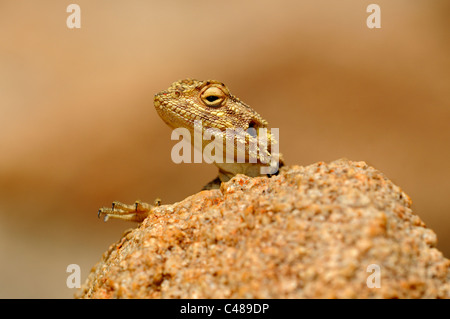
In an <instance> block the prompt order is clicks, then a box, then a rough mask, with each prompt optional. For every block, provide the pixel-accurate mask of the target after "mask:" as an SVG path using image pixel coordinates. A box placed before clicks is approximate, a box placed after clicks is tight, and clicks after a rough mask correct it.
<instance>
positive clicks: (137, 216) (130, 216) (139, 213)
mask: <svg viewBox="0 0 450 319" xmlns="http://www.w3.org/2000/svg"><path fill="white" fill-rule="evenodd" d="M160 205H161V199H159V198H157V199H155V202H154V203H153V205H151V204H147V203H144V202H141V201H139V200H138V201H136V202H135V203H134V204H132V205H127V204H123V203H121V202H117V201H116V202H113V203H112V207H111V208H108V207H102V208H100V209H99V210H98V218H100V217H101V216H103V221H105V222H106V221H107V220H108V219H109V218H116V219H122V220H127V221H133V222H138V223H140V222H142V221H143V220H144V219H145V218H146V217H147V216H148V215H149V214H150V212H151V211H152V209H153V208H154V207H156V206H160Z"/></svg>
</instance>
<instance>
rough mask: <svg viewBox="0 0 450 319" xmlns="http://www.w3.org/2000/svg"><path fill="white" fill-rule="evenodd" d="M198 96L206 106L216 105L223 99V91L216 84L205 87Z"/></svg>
mask: <svg viewBox="0 0 450 319" xmlns="http://www.w3.org/2000/svg"><path fill="white" fill-rule="evenodd" d="M200 98H201V99H202V101H203V103H205V104H206V105H207V106H211V107H218V106H220V105H222V103H223V102H224V101H225V98H226V95H225V93H224V92H223V91H222V90H221V89H219V88H218V87H216V86H211V87H209V88H207V89H206V90H205V91H203V92H202V93H201V94H200Z"/></svg>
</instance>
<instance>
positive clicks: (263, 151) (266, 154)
mask: <svg viewBox="0 0 450 319" xmlns="http://www.w3.org/2000/svg"><path fill="white" fill-rule="evenodd" d="M154 107H155V109H156V111H157V113H158V115H159V116H160V117H161V119H162V120H163V121H164V122H165V123H166V124H167V125H168V126H169V127H171V128H172V129H185V130H187V132H189V135H190V136H195V130H199V131H198V132H200V133H201V134H202V135H201V136H203V134H205V133H207V131H208V130H209V132H210V133H209V134H211V133H212V134H213V135H214V143H215V144H214V145H215V147H216V148H215V149H214V150H215V152H214V154H212V152H210V153H209V158H210V161H212V162H213V163H214V164H215V165H216V166H217V167H218V168H219V174H218V177H217V178H216V179H214V180H212V181H211V182H209V183H208V184H207V185H206V186H205V187H204V188H203V189H204V190H206V189H216V188H220V185H221V183H222V182H226V181H228V180H230V179H231V178H232V177H233V176H235V175H237V174H244V175H247V176H250V177H256V176H262V175H268V176H271V175H275V174H277V172H278V169H279V168H280V167H281V166H283V165H284V161H283V158H282V155H281V154H279V153H278V152H276V151H275V148H274V151H273V152H272V146H273V145H277V143H278V140H277V138H276V137H275V136H274V134H272V131H271V130H270V129H268V122H267V121H266V120H265V119H264V118H263V117H262V116H261V115H259V114H258V113H257V112H256V111H255V110H254V109H252V108H251V107H250V106H249V105H247V104H246V103H244V102H243V101H241V100H240V99H239V98H237V97H236V96H234V95H232V94H231V92H230V90H229V89H228V87H227V86H226V85H225V84H223V83H222V82H219V81H215V80H206V81H199V80H194V79H189V78H188V79H184V80H180V81H177V82H174V83H172V85H171V86H170V87H169V88H168V89H167V90H164V91H161V92H159V93H157V94H155V97H154ZM199 124H200V126H199ZM260 129H265V130H263V133H260V132H261V130H260ZM229 130H233V132H234V133H236V132H237V134H234V135H229V134H228V133H227V132H229ZM260 135H261V136H260ZM230 136H231V137H230ZM230 138H231V141H232V143H231V146H230V145H229V144H227V139H230ZM261 138H265V141H266V144H261V145H260V144H258V143H257V142H258V141H261ZM190 142H191V144H192V145H193V146H197V147H199V148H201V150H202V151H203V152H202V153H203V155H204V156H205V154H206V157H208V156H207V155H208V154H207V152H205V150H206V149H209V150H210V148H211V147H209V148H208V145H209V144H210V143H211V141H210V140H208V139H206V138H202V141H201V142H200V143H199V144H196V141H195V139H194V138H190ZM235 142H236V143H235ZM239 143H240V144H239ZM238 145H241V146H243V147H242V148H241V150H244V151H243V153H244V156H245V158H243V157H241V160H240V161H239V160H238V158H237V156H238V155H237V154H238V147H239V146H238ZM277 149H278V148H276V150H277ZM228 150H230V151H232V152H230V154H232V155H231V158H230V156H229V153H227V152H226V151H228ZM241 155H242V153H241ZM268 159H270V160H268ZM262 168H270V169H269V170H266V171H268V172H269V173H268V174H264V173H262V172H263V171H264V170H263V169H262ZM160 204H161V200H160V199H156V200H155V202H154V204H148V203H144V202H141V201H136V202H135V203H134V204H132V205H127V204H123V203H121V202H117V201H115V202H113V204H112V207H111V208H106V207H103V208H100V210H99V211H98V217H100V216H104V220H105V221H106V220H107V219H108V218H110V217H111V218H118V219H123V220H130V221H136V222H141V221H143V220H144V219H145V218H146V217H147V216H148V215H149V214H150V213H151V211H152V209H153V208H154V207H155V206H159V205H160Z"/></svg>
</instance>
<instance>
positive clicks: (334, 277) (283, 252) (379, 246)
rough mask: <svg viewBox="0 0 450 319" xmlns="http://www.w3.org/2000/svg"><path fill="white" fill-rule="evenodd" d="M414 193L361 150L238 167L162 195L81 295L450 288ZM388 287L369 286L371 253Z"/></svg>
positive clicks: (433, 292)
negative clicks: (174, 195) (273, 170)
mask: <svg viewBox="0 0 450 319" xmlns="http://www.w3.org/2000/svg"><path fill="white" fill-rule="evenodd" d="M436 240H437V239H436V235H435V233H434V232H433V231H432V230H430V229H428V228H426V226H425V225H424V223H423V222H422V221H421V219H420V218H419V217H418V216H417V215H415V214H414V213H413V212H412V210H411V200H410V198H409V197H408V196H407V195H406V194H405V193H404V192H402V190H401V189H400V188H399V187H398V186H396V185H394V184H393V183H392V182H391V181H390V180H388V179H387V178H386V177H385V176H384V175H383V174H382V173H380V172H379V171H377V170H376V169H374V168H372V167H370V166H368V165H367V164H366V163H364V162H352V161H348V160H338V161H335V162H332V163H330V164H326V163H316V164H313V165H310V166H307V167H301V166H288V167H285V168H283V169H282V171H281V173H280V174H279V175H278V176H274V177H272V178H266V177H261V178H248V177H246V176H242V175H238V176H237V177H235V178H233V179H232V180H231V181H229V182H227V183H223V184H222V187H221V189H220V190H210V191H203V192H200V193H198V194H195V195H193V196H190V197H188V198H186V199H185V200H183V201H181V202H178V203H175V204H173V205H164V206H161V207H158V208H157V209H156V210H155V212H154V214H153V215H152V216H150V217H148V218H147V219H146V220H145V221H144V222H143V223H142V224H141V225H140V226H139V227H138V228H136V229H135V230H133V231H132V232H130V233H128V234H127V235H126V236H125V237H123V238H122V239H121V240H120V241H119V242H118V243H116V244H113V245H111V247H110V248H109V250H108V251H107V252H106V253H105V254H104V255H103V258H102V260H101V261H100V262H99V263H98V264H97V265H96V266H95V267H94V268H93V269H92V272H91V273H90V275H89V277H88V279H87V281H86V282H85V284H84V285H83V287H82V288H81V290H80V292H79V293H78V297H82V298H179V297H181V298H449V297H450V271H449V270H450V260H448V259H446V258H444V257H443V255H442V253H441V252H440V251H438V250H437V249H436V248H434V246H435V245H436ZM372 264H376V265H378V266H379V267H380V275H381V287H380V288H369V287H368V286H367V278H368V277H369V276H370V275H371V274H372V272H367V267H368V266H369V265H372Z"/></svg>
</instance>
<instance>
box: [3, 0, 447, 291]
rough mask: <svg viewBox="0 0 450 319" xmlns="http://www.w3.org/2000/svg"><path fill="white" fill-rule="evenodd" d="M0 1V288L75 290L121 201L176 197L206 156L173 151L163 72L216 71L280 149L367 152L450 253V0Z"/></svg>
mask: <svg viewBox="0 0 450 319" xmlns="http://www.w3.org/2000/svg"><path fill="white" fill-rule="evenodd" d="M73 2H75V3H77V4H79V5H80V7H81V29H78V30H77V29H73V30H71V29H68V28H67V26H66V18H67V17H68V15H69V13H66V7H67V6H68V5H69V4H70V3H72V2H71V1H61V0H51V1H39V2H37V1H12V0H10V1H1V2H0V121H1V124H0V254H1V257H0V258H1V261H0V298H14V297H22V298H71V297H72V295H73V293H74V290H71V289H68V288H67V287H66V278H67V276H68V274H67V273H66V267H67V266H68V265H69V264H73V263H75V264H78V265H80V266H81V270H82V281H84V280H85V278H86V277H87V275H88V273H89V271H90V268H91V267H92V266H93V265H94V264H95V263H96V262H97V261H98V260H99V259H100V257H101V255H102V253H103V252H104V251H105V250H106V249H107V248H108V246H109V245H110V244H111V243H113V242H115V241H116V240H118V239H119V238H120V236H121V234H122V232H123V231H124V230H126V229H127V228H130V227H134V226H135V224H132V223H124V222H120V221H114V220H112V221H109V222H108V223H103V222H102V221H101V220H99V219H97V215H96V214H97V210H98V208H99V207H101V206H109V205H110V203H111V202H112V201H113V200H120V201H123V202H126V203H132V202H134V201H135V200H136V199H141V200H144V201H149V202H151V201H153V200H154V198H155V197H161V198H162V199H163V203H172V202H175V201H179V200H181V199H183V198H185V197H186V196H188V195H191V194H193V193H195V192H197V191H198V190H200V189H201V187H202V186H203V185H204V184H206V183H207V182H209V181H210V180H211V179H212V178H213V177H215V174H216V168H215V167H213V166H209V165H207V164H180V165H176V164H174V163H172V162H171V160H170V150H171V147H172V146H173V145H174V144H175V142H174V141H171V140H170V129H169V128H168V127H167V126H166V125H165V124H164V123H163V122H162V121H161V120H160V118H159V117H158V115H157V114H156V112H155V110H154V108H153V94H155V93H156V92H158V91H160V90H163V89H166V88H167V87H168V86H169V85H170V84H171V83H172V82H173V81H176V80H179V79H182V78H186V77H193V78H198V79H216V80H220V81H222V82H224V83H226V84H227V85H228V86H229V88H230V90H231V92H232V93H233V94H235V95H237V96H238V97H240V98H241V99H242V100H244V101H245V102H247V103H248V104H250V105H251V106H252V107H254V108H255V109H256V110H257V111H258V112H259V113H260V114H262V115H263V116H264V117H265V118H266V119H268V120H269V123H270V125H271V126H272V127H278V128H280V148H281V151H282V153H283V154H284V156H285V158H286V159H287V162H288V163H290V164H299V165H309V164H312V163H314V162H317V161H332V160H335V159H338V158H341V157H347V158H349V159H352V160H364V161H366V162H368V163H369V164H371V165H373V166H374V167H376V168H377V169H379V170H381V171H382V172H384V173H385V174H386V175H387V176H388V177H389V178H390V179H392V180H393V181H394V182H395V183H396V184H398V185H399V186H400V187H402V189H403V190H404V191H405V192H406V193H407V194H409V195H410V196H411V198H412V199H413V202H414V207H413V208H414V211H415V212H416V213H417V214H418V215H419V216H420V217H421V218H422V219H423V220H424V221H425V222H426V224H427V226H428V227H430V228H432V229H433V230H434V231H435V232H436V233H437V234H438V239H439V246H438V248H439V249H440V250H441V251H443V252H444V254H445V255H446V256H447V257H450V234H449V232H448V230H449V226H450V214H449V213H450V200H449V197H450V196H449V195H450V194H449V191H450V166H449V164H450V129H449V128H450V125H449V120H450V102H449V101H450V42H449V39H450V32H449V30H450V20H449V19H448V17H449V15H450V2H449V1H445V0H443V1H434V0H431V1H430V0H423V1H406V0H405V1H387V0H385V1H377V2H376V3H377V4H379V5H380V7H381V26H382V28H381V29H368V28H367V26H366V18H367V16H368V15H369V14H368V13H366V7H367V6H368V5H369V4H370V3H372V2H373V1H350V0H346V1H333V0H330V1H313V0H309V1H261V0H258V1H154V2H151V1H137V0H134V1H125V0H122V1H111V0H108V1H106V0H97V1H81V0H80V1H73Z"/></svg>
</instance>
